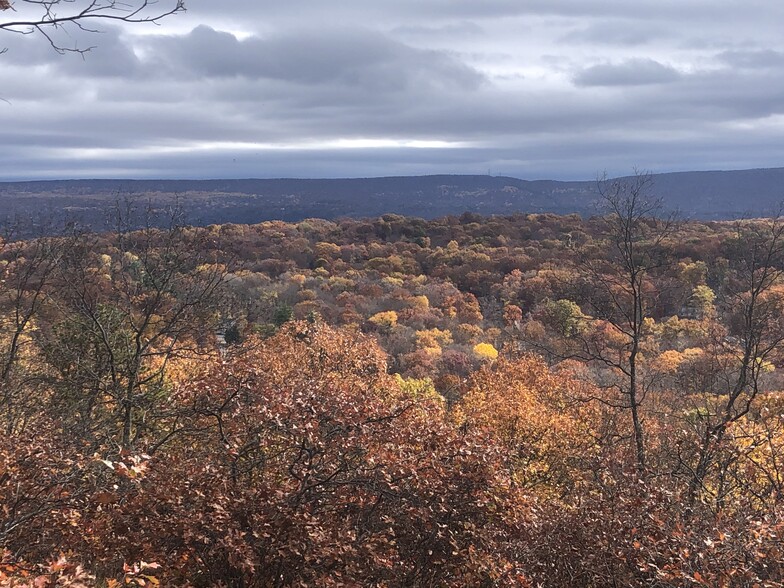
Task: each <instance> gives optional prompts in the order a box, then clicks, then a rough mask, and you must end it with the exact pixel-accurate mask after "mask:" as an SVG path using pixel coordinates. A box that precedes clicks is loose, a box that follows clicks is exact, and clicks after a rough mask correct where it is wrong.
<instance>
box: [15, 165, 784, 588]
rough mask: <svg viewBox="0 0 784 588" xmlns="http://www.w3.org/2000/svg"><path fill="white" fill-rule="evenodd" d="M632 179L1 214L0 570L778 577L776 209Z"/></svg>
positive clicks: (259, 575)
mask: <svg viewBox="0 0 784 588" xmlns="http://www.w3.org/2000/svg"><path fill="white" fill-rule="evenodd" d="M649 181H650V178H649V177H646V176H635V177H634V178H632V179H626V180H621V181H615V182H612V181H611V182H607V183H606V184H605V185H604V186H602V192H601V196H602V203H603V208H602V212H601V214H597V215H596V216H592V217H583V218H581V217H579V216H577V215H570V216H556V215H553V214H527V215H526V214H515V215H509V216H491V217H483V216H479V215H477V214H473V213H465V214H463V215H462V216H447V217H443V218H439V219H436V220H423V219H420V218H413V217H403V216H398V215H392V214H387V215H384V216H381V217H379V218H375V219H367V220H349V219H347V220H338V221H326V220H318V219H308V220H304V221H301V222H298V223H286V222H282V221H268V222H264V223H261V224H255V225H241V224H224V225H212V226H209V227H203V228H196V227H189V226H185V225H183V224H182V223H180V222H178V219H179V217H178V214H179V213H178V211H177V210H173V211H146V210H144V206H143V205H142V204H140V203H136V204H130V203H118V204H117V205H116V210H115V216H114V217H113V218H114V221H115V229H114V230H113V231H111V232H107V233H92V232H89V231H84V230H80V229H79V228H78V227H71V228H70V229H69V230H65V231H60V232H59V233H58V234H56V235H48V236H41V237H38V238H34V239H24V240H17V239H15V238H14V236H13V233H9V236H8V237H7V238H6V239H4V240H3V241H2V243H0V428H1V430H2V433H0V586H3V587H11V586H15V587H25V586H30V587H48V586H71V587H87V586H105V587H119V586H145V587H150V586H192V587H206V586H226V587H248V588H250V587H259V588H261V587H264V588H266V587H283V586H303V587H304V586H324V587H327V586H335V587H337V586H345V587H372V586H377V587H382V586H383V587H395V586H414V587H435V586H453V587H463V586H485V587H490V586H520V587H526V586H529V587H532V588H533V587H535V586H546V587H564V588H565V587H572V586H585V587H604V586H655V587H682V586H706V587H707V586H712V587H749V588H751V587H759V588H762V587H778V586H784V564H783V563H782V561H783V560H784V545H782V540H781V534H782V533H784V526H783V523H782V518H781V517H782V515H784V506H783V502H782V500H783V498H784V219H782V218H779V217H772V218H762V219H748V220H742V221H721V222H718V221H717V222H697V221H690V220H686V219H682V218H678V216H677V215H670V214H667V213H666V211H663V210H662V209H661V207H660V205H659V203H658V202H657V201H656V200H655V199H653V198H651V197H650V196H649V194H650V193H651V190H650V188H651V187H650V185H649ZM153 214H158V215H161V214H162V215H164V216H166V218H167V219H168V221H169V222H168V225H167V227H166V228H159V226H160V225H161V224H162V223H160V222H158V221H159V220H160V219H157V220H156V222H155V223H152V222H146V223H145V219H147V220H148V221H149V218H150V215H153Z"/></svg>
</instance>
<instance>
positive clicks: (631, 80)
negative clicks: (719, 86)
mask: <svg viewBox="0 0 784 588" xmlns="http://www.w3.org/2000/svg"><path fill="white" fill-rule="evenodd" d="M679 78H680V74H679V73H678V71H677V70H676V69H675V68H673V67H671V66H669V65H664V64H662V63H659V62H658V61H655V60H653V59H628V60H626V61H623V62H621V63H602V64H599V65H592V66H590V67H586V68H584V69H582V70H580V71H578V72H577V73H576V74H575V76H574V83H575V84H577V85H578V86H645V85H647V84H665V83H668V82H674V81H675V80H677V79H679Z"/></svg>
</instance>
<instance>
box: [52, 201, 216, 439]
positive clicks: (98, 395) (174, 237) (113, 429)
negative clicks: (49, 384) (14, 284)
mask: <svg viewBox="0 0 784 588" xmlns="http://www.w3.org/2000/svg"><path fill="white" fill-rule="evenodd" d="M128 214H132V212H123V213H122V214H118V221H117V231H116V232H115V233H114V234H113V235H112V242H111V244H110V247H108V248H106V250H108V251H110V252H111V253H112V255H107V254H103V255H99V254H97V251H100V249H101V247H100V237H99V236H96V235H75V236H74V237H73V241H74V242H73V244H72V246H70V247H69V249H68V255H64V256H63V257H62V259H61V260H60V262H59V264H58V270H57V276H56V280H57V283H56V286H57V288H58V290H59V293H60V294H59V301H58V302H59V306H60V307H61V308H62V311H63V315H64V316H63V318H62V320H60V321H59V322H57V323H55V324H54V325H53V327H52V331H53V332H52V333H51V334H47V335H46V340H45V342H44V345H43V347H44V351H45V355H46V357H47V360H48V362H49V364H50V365H51V366H52V367H53V368H54V369H55V370H56V380H55V382H53V385H54V387H55V388H56V389H58V390H59V397H60V398H62V399H63V401H64V402H66V403H67V405H68V406H69V407H70V408H71V409H74V408H75V409H77V411H78V410H82V412H83V414H84V415H85V416H84V418H83V419H82V420H83V421H84V422H83V423H80V426H79V429H78V432H79V434H81V435H84V436H85V437H86V438H88V439H91V440H94V441H97V442H98V443H101V442H105V441H107V440H109V439H113V440H114V441H115V442H116V444H117V445H119V446H120V447H122V448H124V449H127V448H128V447H130V446H132V445H134V444H135V443H136V442H137V441H138V440H139V439H142V438H145V437H149V436H150V433H151V432H156V433H159V434H160V436H161V437H163V438H165V437H166V436H167V435H168V433H167V432H163V431H156V430H155V427H156V425H157V424H158V423H157V422H156V421H157V419H156V417H157V416H158V415H157V414H156V410H157V408H158V406H157V405H159V404H161V402H162V401H163V400H164V399H165V397H166V394H165V386H166V373H167V369H168V367H169V365H170V364H171V363H172V362H174V361H176V360H182V359H185V358H189V357H195V356H201V357H203V356H204V354H205V353H206V350H205V348H209V345H205V344H204V343H205V340H207V339H209V333H211V332H214V330H215V325H214V322H215V319H216V308H219V303H220V300H221V296H222V292H223V286H224V284H225V280H226V275H227V273H228V272H227V270H226V267H225V266H224V265H223V264H219V263H214V262H213V260H212V259H211V257H210V255H211V254H210V247H209V246H208V244H207V243H206V242H204V241H203V240H200V238H199V236H202V237H203V236H204V233H203V232H197V233H196V238H195V239H189V238H187V237H186V235H185V231H184V229H183V227H182V226H180V225H179V224H177V220H178V217H177V215H176V213H173V216H172V218H171V223H172V224H171V226H170V227H169V228H168V229H166V230H162V229H156V228H153V227H152V226H151V224H150V221H148V226H147V227H146V228H145V229H143V230H138V231H129V230H128V226H129V224H128V223H129V222H131V221H130V220H129V217H128V216H127V215H128ZM130 226H132V223H131V225H130ZM175 428H176V427H175ZM117 429H119V431H118V430H117ZM99 433H100V434H99ZM150 442H151V444H153V443H154V441H153V440H150Z"/></svg>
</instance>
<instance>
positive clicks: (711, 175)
mask: <svg viewBox="0 0 784 588" xmlns="http://www.w3.org/2000/svg"><path fill="white" fill-rule="evenodd" d="M654 182H655V183H654V191H655V193H656V194H657V195H659V196H661V197H662V198H663V200H664V203H665V206H666V207H667V208H669V209H678V210H679V211H681V213H682V214H683V215H684V216H687V217H690V218H699V219H731V218H739V217H744V216H761V215H764V214H765V213H767V212H769V211H771V210H773V209H775V208H776V207H777V205H778V203H779V202H780V201H781V200H782V198H784V188H782V186H784V168H776V169H759V170H742V171H715V172H682V173H669V174H658V175H656V176H654ZM124 198H131V199H133V200H136V201H138V202H148V201H149V202H151V203H152V204H153V206H155V207H158V206H165V205H167V204H171V203H172V202H174V201H175V199H179V200H180V202H182V203H183V205H184V208H185V211H186V215H187V220H188V221H189V222H191V223H193V224H198V225H207V224H219V223H227V222H233V223H252V222H261V221H264V220H285V221H298V220H302V219H304V218H315V217H318V218H326V219H335V218H340V217H354V218H362V217H376V216H379V215H381V214H385V213H396V214H403V215H410V216H418V217H423V218H437V217H440V216H445V215H450V214H453V215H459V214H461V213H463V212H466V211H470V212H476V213H480V214H483V215H490V214H510V213H514V212H551V213H557V214H569V213H578V214H580V215H582V216H591V215H593V214H596V212H597V207H596V182H595V181H581V182H559V181H552V180H536V181H529V180H521V179H517V178H510V177H493V176H470V175H440V176H415V177H385V178H356V179H312V180H300V179H244V180H57V181H33V182H6V183H0V199H1V200H2V203H3V208H4V209H5V211H6V212H7V214H9V215H16V214H21V215H23V216H28V215H30V214H34V215H37V214H40V213H44V214H46V215H48V216H49V217H50V218H53V219H56V220H62V219H72V220H78V221H80V222H83V223H85V224H88V225H90V226H92V227H95V228H104V227H107V226H109V225H107V224H106V212H105V211H106V210H107V207H108V205H109V204H110V203H112V202H114V201H116V200H117V199H124Z"/></svg>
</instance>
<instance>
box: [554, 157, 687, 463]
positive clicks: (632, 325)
mask: <svg viewBox="0 0 784 588" xmlns="http://www.w3.org/2000/svg"><path fill="white" fill-rule="evenodd" d="M652 183H653V179H652V177H651V175H650V174H646V173H639V172H637V173H635V175H634V176H633V177H631V178H628V179H627V178H620V179H615V180H601V181H600V182H599V184H598V192H599V197H600V204H601V206H602V207H603V208H604V211H605V216H604V217H603V218H602V219H601V221H600V222H601V233H602V235H601V236H602V237H603V239H604V242H605V245H606V247H605V249H604V250H603V251H602V253H601V254H600V256H599V257H593V256H592V257H588V258H586V259H583V260H582V263H581V267H582V268H583V270H584V271H583V279H582V282H583V283H582V287H583V290H584V292H583V296H584V298H583V300H584V304H583V306H584V307H585V308H586V310H587V311H588V315H590V317H585V320H586V321H588V322H589V323H592V324H593V325H594V326H596V327H598V332H597V329H585V331H584V332H579V331H575V332H571V333H569V334H570V335H571V337H572V339H573V341H574V344H573V345H571V346H570V347H569V348H568V349H569V351H568V355H569V356H570V357H573V358H575V359H580V360H582V361H585V362H589V363H593V364H595V365H598V366H600V367H602V368H605V369H607V370H608V371H609V375H610V377H609V383H608V385H607V387H608V388H609V389H610V390H613V391H614V392H615V393H617V394H615V395H616V396H617V398H610V399H606V402H608V404H610V405H611V406H613V407H616V408H620V409H622V410H628V411H629V415H630V416H631V424H632V432H631V436H632V438H633V442H634V452H635V458H636V463H637V469H638V471H639V472H640V473H644V472H645V470H646V451H645V432H644V426H643V419H642V416H641V414H640V405H641V403H642V402H643V400H644V397H645V394H646V392H647V390H648V387H649V384H650V381H645V380H644V378H643V373H642V370H641V367H642V344H643V339H644V337H645V333H646V325H647V321H649V320H650V318H651V317H652V313H653V309H654V307H655V304H656V300H657V294H656V290H655V287H654V285H653V283H652V278H653V277H654V276H655V274H656V273H657V271H659V270H661V269H663V268H664V267H665V265H666V264H667V262H668V256H667V255H666V251H665V247H664V244H665V241H666V239H667V238H668V237H669V236H670V235H671V234H672V232H673V229H674V217H673V216H669V217H664V218H662V216H661V215H662V202H661V200H660V199H658V198H655V197H654V196H653V195H652V193H651V189H652ZM608 342H611V343H612V345H609V346H608V344H607V343H608Z"/></svg>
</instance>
